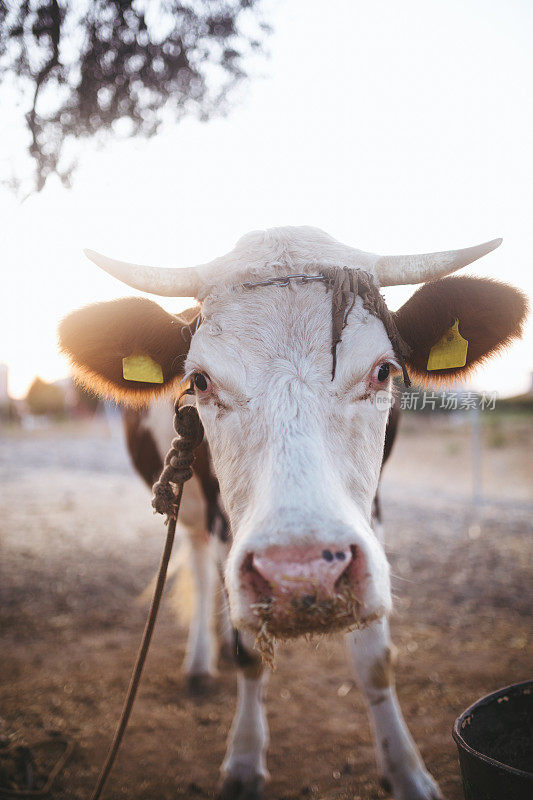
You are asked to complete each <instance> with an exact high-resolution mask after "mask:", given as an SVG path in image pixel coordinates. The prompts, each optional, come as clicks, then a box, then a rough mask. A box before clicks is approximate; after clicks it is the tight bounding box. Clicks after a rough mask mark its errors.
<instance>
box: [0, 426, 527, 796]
mask: <svg viewBox="0 0 533 800" xmlns="http://www.w3.org/2000/svg"><path fill="white" fill-rule="evenodd" d="M484 440H485V445H486V449H485V454H484V484H485V490H486V492H487V493H488V494H489V496H490V503H487V504H485V505H484V506H483V507H482V508H480V509H478V510H475V509H474V508H473V507H472V505H471V503H470V501H469V492H470V487H469V481H470V474H469V468H468V464H469V450H468V448H469V441H468V436H467V431H466V430H465V429H463V428H461V427H460V426H459V427H457V426H453V427H449V426H447V425H446V424H445V423H442V422H436V421H435V420H434V419H432V420H430V421H425V422H424V421H418V422H417V424H416V426H415V425H414V424H413V422H412V421H409V420H408V421H407V422H406V424H404V427H403V431H402V435H401V438H400V441H399V443H398V445H397V452H396V453H395V454H394V456H393V459H392V462H391V464H390V466H389V467H388V469H387V475H386V479H385V486H384V492H383V497H384V511H385V520H386V527H387V539H388V547H389V551H390V559H391V563H392V571H393V573H394V576H395V579H394V585H395V593H396V598H397V599H396V611H395V613H394V616H393V620H392V628H393V634H394V639H395V642H396V644H397V646H398V648H399V654H400V660H399V668H398V675H397V683H398V692H399V696H400V700H401V703H402V706H403V709H404V712H405V716H406V718H407V720H408V722H409V724H410V727H411V730H412V732H413V735H414V736H415V738H416V740H417V742H418V743H419V745H420V748H421V751H422V754H423V756H424V758H425V759H426V763H427V765H428V767H429V768H430V770H431V771H432V772H433V774H434V775H435V776H436V778H437V779H438V780H439V781H440V784H441V787H442V788H443V790H444V791H445V793H446V795H447V797H448V798H449V800H460V798H461V797H462V794H461V788H460V780H459V773H458V764H457V757H456V751H455V745H454V743H453V741H452V738H451V733H450V731H451V726H452V723H453V720H454V718H455V717H456V716H457V714H458V713H459V712H460V711H461V710H462V709H463V708H464V707H465V706H466V705H468V704H470V703H471V702H472V701H473V700H474V699H475V698H477V697H478V696H479V695H481V694H484V693H486V692H489V691H491V690H493V689H495V688H497V687H499V686H502V685H505V684H508V683H512V682H514V681H518V680H523V679H525V678H526V677H529V676H530V674H531V666H532V661H531V653H530V652H529V654H528V652H527V650H526V647H527V640H528V636H529V633H530V631H531V623H530V614H531V609H532V606H533V598H532V596H531V576H532V570H531V547H530V544H529V536H530V534H531V512H532V510H533V503H532V497H531V477H532V467H531V460H530V459H531V445H532V442H533V435H532V431H531V426H530V424H529V422H528V421H527V420H526V421H520V420H518V421H517V420H511V421H505V420H503V421H502V420H499V421H497V420H496V418H494V420H493V421H491V422H490V425H488V427H487V429H486V430H485V432H484ZM0 478H1V481H2V500H1V513H0V547H1V549H0V556H1V562H0V565H1V566H0V569H1V573H0V601H1V609H0V627H1V632H2V639H1V645H0V647H1V651H0V728H1V730H0V747H1V745H2V744H5V743H6V742H7V741H9V740H13V739H15V740H26V741H32V740H34V739H36V738H39V737H40V736H42V735H43V733H44V732H45V731H49V730H60V731H65V732H69V733H71V734H72V735H73V736H74V737H75V739H76V743H77V746H76V752H75V755H74V756H73V758H72V760H71V761H70V764H69V766H68V768H67V770H66V771H65V772H64V773H63V775H62V776H61V779H60V780H59V781H58V784H57V789H56V791H55V793H54V797H56V798H80V799H81V798H86V797H88V794H89V791H90V788H91V786H92V783H93V781H94V779H95V776H96V774H97V771H98V768H99V765H100V764H101V762H102V759H103V757H104V754H105V750H106V747H107V744H108V742H109V739H110V736H111V733H112V729H113V726H114V724H115V721H116V718H117V715H118V713H119V710H120V706H121V702H122V698H123V693H124V690H125V688H126V685H127V682H128V678H129V673H130V668H131V664H132V661H133V658H134V655H135V651H136V648H137V644H138V641H139V636H140V633H141V630H142V626H143V620H144V615H145V609H144V608H142V607H140V606H139V604H136V602H135V600H136V598H137V597H138V595H139V593H140V591H141V590H142V589H143V588H144V587H145V586H146V584H147V582H148V581H149V579H150V578H151V577H152V575H153V572H154V570H155V568H156V566H157V563H158V558H159V553H160V549H161V546H162V542H163V535H164V534H163V526H162V522H161V519H160V518H155V517H153V516H152V515H151V512H150V508H149V495H148V493H147V491H146V489H145V488H143V486H142V485H141V483H140V481H139V480H138V479H137V478H136V477H135V476H134V475H133V473H132V471H131V469H130V467H129V464H128V460H127V457H126V455H125V453H124V448H123V445H122V441H121V437H120V434H119V433H118V432H116V431H115V432H114V433H113V434H112V435H110V434H109V432H108V431H107V430H106V428H105V427H103V426H98V425H92V426H88V427H85V428H82V427H79V426H78V427H77V428H76V427H69V426H65V427H62V428H61V429H57V428H56V429H54V430H51V431H43V432H40V433H34V434H32V435H30V434H5V435H4V436H3V437H2V439H1V440H0ZM184 643H185V631H184V630H183V629H181V628H179V627H178V625H177V624H176V621H175V619H174V616H173V613H172V611H171V610H170V609H169V608H168V607H166V608H163V611H162V614H161V618H160V621H159V624H158V628H157V631H156V634H155V637H154V642H153V646H152V650H151V653H150V656H149V659H148V664H147V670H146V674H145V677H144V679H143V683H142V687H141V690H140V696H139V698H138V701H137V705H136V707H135V710H134V713H133V717H132V721H131V725H130V728H129V731H128V733H127V735H126V739H125V742H124V745H123V749H122V751H121V754H120V757H119V760H118V763H117V766H116V768H115V771H114V773H113V775H112V778H111V780H110V783H109V788H108V791H107V795H106V796H107V797H109V798H120V797H129V798H135V800H148V798H150V800H153V799H154V798H158V800H159V799H161V800H166V799H167V798H168V799H170V798H176V797H178V798H180V797H181V798H198V800H201V799H202V798H210V797H213V796H214V793H215V789H216V784H217V779H218V767H219V764H220V762H221V760H222V757H223V753H224V744H225V738H226V734H227V731H228V727H229V724H230V721H231V718H232V714H233V709H234V705H235V675H234V672H233V671H232V670H231V669H230V668H229V667H222V670H221V673H220V678H219V681H218V684H217V686H216V688H215V689H214V691H213V692H212V694H211V696H209V697H208V698H204V699H201V700H198V699H196V700H195V699H193V698H191V697H189V696H187V694H186V692H185V688H184V683H183V679H182V676H181V674H180V664H181V661H182V659H183V654H184ZM268 717H269V722H270V727H271V735H272V744H271V747H270V754H269V767H270V771H271V773H272V782H271V783H270V786H269V788H268V791H267V797H268V798H269V800H274V799H276V800H281V798H284V799H285V800H289V798H292V800H296V799H297V798H298V799H299V800H319V799H320V798H321V799H322V800H326V799H327V798H329V799H331V800H332V799H333V798H336V800H341V799H344V798H346V800H347V799H348V798H350V800H355V799H356V798H361V800H371V798H373V799H374V800H377V798H384V797H385V794H384V793H383V791H382V790H380V789H379V788H378V787H377V782H376V774H375V767H374V757H373V751H372V745H371V735H370V730H369V726H368V722H367V718H366V713H365V709H364V704H363V702H362V699H361V697H360V695H359V693H358V691H357V689H356V688H355V687H354V686H353V684H352V675H351V671H350V667H349V664H348V662H347V659H346V658H345V654H344V649H343V645H342V641H341V640H340V639H334V640H331V641H326V640H322V641H320V642H319V643H318V644H317V643H314V644H309V643H306V642H301V643H297V644H295V645H291V646H287V647H284V648H282V649H281V651H280V653H279V658H278V670H277V672H276V673H275V674H273V676H272V678H271V681H270V686H269V691H268Z"/></svg>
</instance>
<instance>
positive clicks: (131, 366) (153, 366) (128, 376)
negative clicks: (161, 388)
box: [122, 356, 163, 383]
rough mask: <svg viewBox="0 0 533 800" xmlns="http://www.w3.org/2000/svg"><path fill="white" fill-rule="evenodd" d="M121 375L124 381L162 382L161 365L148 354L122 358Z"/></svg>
mask: <svg viewBox="0 0 533 800" xmlns="http://www.w3.org/2000/svg"><path fill="white" fill-rule="evenodd" d="M122 375H123V377H124V380H126V381H142V382H143V383H163V370H162V369H161V365H160V364H158V363H157V361H154V359H153V358H150V356H128V357H127V358H123V359H122Z"/></svg>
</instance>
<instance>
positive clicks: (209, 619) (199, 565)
mask: <svg viewBox="0 0 533 800" xmlns="http://www.w3.org/2000/svg"><path fill="white" fill-rule="evenodd" d="M189 544H190V548H189V550H190V556H189V566H190V570H191V574H192V583H193V591H194V612H193V616H192V619H191V623H190V627H189V638H188V640H187V650H186V655H185V663H184V668H185V673H186V675H187V683H188V686H189V689H190V690H191V691H192V692H194V693H201V692H203V691H204V690H205V689H206V688H207V686H208V685H209V683H210V682H211V678H212V676H213V675H214V674H215V673H216V666H215V665H216V655H217V644H216V636H215V631H214V625H213V599H214V592H215V587H216V580H217V577H216V568H215V563H214V559H213V555H212V553H211V548H210V544H211V543H210V541H209V537H208V535H207V534H206V533H205V532H204V531H202V533H201V534H200V535H194V536H189Z"/></svg>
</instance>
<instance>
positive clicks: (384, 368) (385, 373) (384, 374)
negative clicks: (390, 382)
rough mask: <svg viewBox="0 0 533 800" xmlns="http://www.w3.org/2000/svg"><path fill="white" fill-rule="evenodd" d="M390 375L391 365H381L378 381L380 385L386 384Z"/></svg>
mask: <svg viewBox="0 0 533 800" xmlns="http://www.w3.org/2000/svg"><path fill="white" fill-rule="evenodd" d="M389 375H390V364H388V363H385V364H381V366H380V367H379V369H378V374H377V379H378V381H379V382H380V383H384V382H385V381H386V380H387V378H388V377H389Z"/></svg>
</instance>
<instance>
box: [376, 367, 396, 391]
mask: <svg viewBox="0 0 533 800" xmlns="http://www.w3.org/2000/svg"><path fill="white" fill-rule="evenodd" d="M394 370H395V366H394V364H391V363H390V362H389V361H382V362H381V363H378V364H376V366H375V367H374V369H373V370H372V377H371V378H370V386H373V387H374V388H375V389H381V388H383V387H384V386H385V385H386V383H387V381H388V380H389V378H390V376H391V374H392V373H393V372H394Z"/></svg>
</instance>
